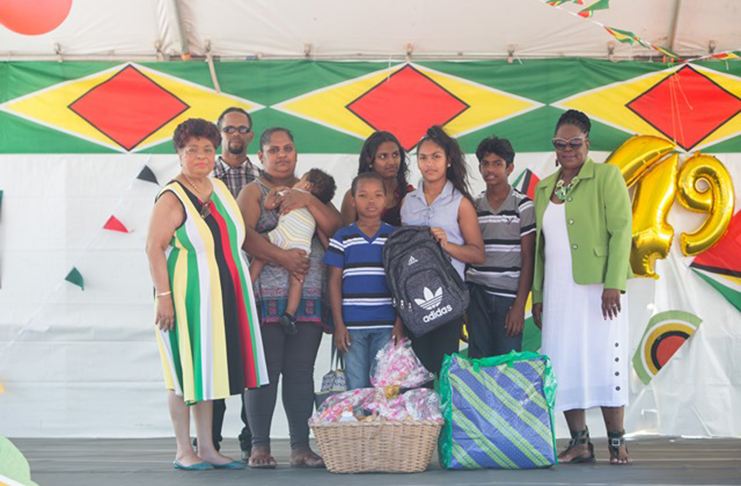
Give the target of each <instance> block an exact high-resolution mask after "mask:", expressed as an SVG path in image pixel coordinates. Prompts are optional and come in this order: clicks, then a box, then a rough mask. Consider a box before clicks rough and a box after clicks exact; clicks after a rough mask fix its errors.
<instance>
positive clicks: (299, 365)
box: [245, 322, 322, 449]
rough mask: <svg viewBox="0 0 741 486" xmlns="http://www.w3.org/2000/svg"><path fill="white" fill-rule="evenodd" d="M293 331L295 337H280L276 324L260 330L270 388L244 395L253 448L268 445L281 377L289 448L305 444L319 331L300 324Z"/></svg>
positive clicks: (314, 326)
mask: <svg viewBox="0 0 741 486" xmlns="http://www.w3.org/2000/svg"><path fill="white" fill-rule="evenodd" d="M296 327H297V328H298V333H297V334H295V335H293V336H289V335H287V334H286V333H284V332H283V329H282V328H281V327H280V325H278V324H267V325H265V326H263V327H262V344H263V347H264V348H265V361H266V363H267V366H268V377H269V378H270V384H269V385H267V386H263V387H261V388H255V389H250V390H247V391H246V392H245V395H246V397H247V404H246V405H247V419H248V421H249V424H250V430H251V431H252V444H253V445H270V425H271V423H272V421H273V412H274V411H275V404H276V400H277V398H278V379H279V377H280V376H281V375H282V379H283V386H282V390H283V392H282V398H283V408H284V409H285V411H286V417H288V428H289V432H290V435H291V448H292V449H295V448H296V447H301V446H308V444H309V417H311V413H312V412H313V410H314V362H315V361H316V354H317V351H319V343H321V341H322V329H321V327H320V326H318V325H316V324H308V323H301V322H299V323H298V324H296Z"/></svg>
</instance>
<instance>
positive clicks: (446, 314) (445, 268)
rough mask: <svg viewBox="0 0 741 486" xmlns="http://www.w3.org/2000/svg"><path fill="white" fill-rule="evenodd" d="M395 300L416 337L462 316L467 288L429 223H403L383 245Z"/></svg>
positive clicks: (385, 265) (398, 310)
mask: <svg viewBox="0 0 741 486" xmlns="http://www.w3.org/2000/svg"><path fill="white" fill-rule="evenodd" d="M383 266H384V268H385V270H386V281H387V282H388V286H389V289H390V290H391V296H392V303H393V305H394V307H395V308H396V312H397V313H398V314H399V316H400V317H401V320H402V321H403V322H404V325H405V326H406V327H407V329H409V330H410V331H411V333H412V334H414V336H415V337H419V336H422V335H424V334H427V333H428V332H430V331H433V330H435V329H437V328H438V327H440V326H442V325H444V324H447V323H448V322H451V321H452V320H454V319H460V318H461V316H463V313H464V312H465V311H466V308H467V307H468V289H467V288H466V284H465V283H464V282H463V279H461V277H460V275H458V272H456V270H455V268H454V267H453V264H452V263H451V262H450V257H449V256H448V255H447V254H446V253H445V252H444V251H443V249H442V248H441V247H440V244H439V243H438V242H437V241H435V239H434V238H433V237H432V235H431V234H430V228H429V227H427V226H403V227H401V228H399V229H397V230H396V231H395V232H394V233H393V234H391V236H389V238H388V240H387V241H386V244H385V245H384V246H383Z"/></svg>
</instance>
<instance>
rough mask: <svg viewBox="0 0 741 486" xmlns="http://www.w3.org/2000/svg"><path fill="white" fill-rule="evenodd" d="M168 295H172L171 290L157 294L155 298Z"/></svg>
mask: <svg viewBox="0 0 741 486" xmlns="http://www.w3.org/2000/svg"><path fill="white" fill-rule="evenodd" d="M170 294H172V290H168V291H167V292H160V293H159V294H157V297H166V296H168V295H170Z"/></svg>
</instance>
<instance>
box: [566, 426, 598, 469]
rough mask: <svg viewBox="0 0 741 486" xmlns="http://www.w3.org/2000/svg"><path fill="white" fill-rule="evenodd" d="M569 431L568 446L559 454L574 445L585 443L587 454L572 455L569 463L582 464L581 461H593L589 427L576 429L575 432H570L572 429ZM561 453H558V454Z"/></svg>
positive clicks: (592, 446)
mask: <svg viewBox="0 0 741 486" xmlns="http://www.w3.org/2000/svg"><path fill="white" fill-rule="evenodd" d="M570 432H571V440H570V441H569V447H567V448H566V450H565V451H563V452H562V453H561V454H563V453H565V452H568V451H569V450H570V449H571V448H572V447H574V446H578V445H583V444H587V446H588V450H589V455H588V456H579V457H574V458H572V459H571V460H570V461H569V464H582V463H587V462H594V445H592V441H591V440H589V427H587V428H585V429H584V430H577V431H576V432H572V431H570ZM561 454H559V456H560V455H561Z"/></svg>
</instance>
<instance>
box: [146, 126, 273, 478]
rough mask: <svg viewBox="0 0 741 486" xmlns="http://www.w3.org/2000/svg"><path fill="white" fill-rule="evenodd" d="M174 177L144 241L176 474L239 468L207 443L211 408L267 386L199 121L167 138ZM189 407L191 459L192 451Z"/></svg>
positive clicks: (233, 207) (230, 212)
mask: <svg viewBox="0 0 741 486" xmlns="http://www.w3.org/2000/svg"><path fill="white" fill-rule="evenodd" d="M173 141H174V144H175V149H176V150H177V153H178V156H179V158H180V165H181V172H180V173H179V174H178V175H177V176H176V177H175V179H174V180H172V181H171V182H170V183H169V184H167V185H166V186H165V187H164V188H163V189H162V191H161V192H160V194H159V195H158V197H157V202H156V203H155V205H154V210H153V212H152V218H151V221H150V225H149V235H148V237H147V256H148V257H149V266H150V271H151V273H152V281H153V282H154V286H155V291H156V304H155V305H156V324H157V342H158V345H159V349H160V356H161V359H162V367H163V370H164V375H165V384H166V387H167V389H168V404H169V409H170V417H171V419H172V424H173V428H174V429H175V439H176V442H177V452H176V455H175V462H174V466H175V468H176V469H185V470H204V469H212V468H216V469H241V468H244V467H245V465H244V463H242V462H238V461H233V460H232V459H230V458H228V457H226V456H224V455H221V454H220V453H219V452H218V451H217V450H216V449H215V448H214V444H213V439H212V437H211V426H212V414H213V402H212V401H213V400H216V399H221V398H226V397H228V396H230V395H239V394H241V393H243V392H244V390H245V389H246V388H255V387H259V386H262V385H265V384H267V382H268V378H267V368H266V366H265V358H264V354H263V347H262V338H261V335H260V327H259V325H258V320H257V313H256V309H255V305H254V298H253V295H252V286H251V283H250V279H249V273H248V270H247V262H246V260H245V259H244V257H243V254H242V252H241V246H242V243H243V241H244V237H245V230H244V222H243V220H242V215H241V213H240V211H239V208H238V207H237V203H236V201H235V200H234V198H233V197H232V195H231V194H230V193H229V190H228V189H227V187H226V186H225V185H224V184H223V183H222V182H221V181H219V180H218V179H212V178H209V177H208V176H209V174H210V173H211V171H212V170H213V168H214V159H215V155H216V147H218V145H219V142H220V141H221V135H220V133H219V130H218V128H216V126H215V125H214V124H212V123H210V122H207V121H205V120H201V119H190V120H186V121H185V122H183V123H181V124H180V125H179V126H178V127H177V128H176V129H175V134H174V136H173ZM190 406H192V410H193V417H194V420H195V426H196V437H197V439H198V454H196V452H195V451H194V450H193V447H192V446H191V444H190V410H191V408H190Z"/></svg>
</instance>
